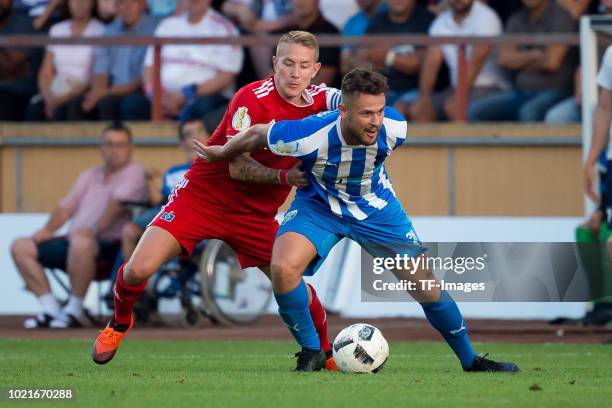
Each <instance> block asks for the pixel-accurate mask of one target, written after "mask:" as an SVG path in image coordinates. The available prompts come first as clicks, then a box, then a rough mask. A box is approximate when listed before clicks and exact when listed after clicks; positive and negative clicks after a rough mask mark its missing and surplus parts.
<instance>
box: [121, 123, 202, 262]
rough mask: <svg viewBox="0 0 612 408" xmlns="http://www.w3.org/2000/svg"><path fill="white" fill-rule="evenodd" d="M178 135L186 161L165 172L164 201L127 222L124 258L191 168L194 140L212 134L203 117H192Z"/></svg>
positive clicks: (130, 252)
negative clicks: (207, 128)
mask: <svg viewBox="0 0 612 408" xmlns="http://www.w3.org/2000/svg"><path fill="white" fill-rule="evenodd" d="M178 136H179V144H180V147H181V149H182V150H183V152H184V153H185V159H186V162H185V163H182V164H178V165H176V166H172V167H170V168H169V169H167V170H166V172H165V173H164V175H163V177H162V189H161V197H162V201H161V202H160V203H159V205H156V206H155V207H153V208H151V209H149V210H146V211H145V212H143V213H142V214H139V215H138V216H136V217H134V218H133V219H132V222H130V223H127V224H126V225H125V226H124V227H123V231H122V232H121V250H122V255H123V258H124V259H130V256H132V253H133V252H134V249H135V248H136V244H138V241H139V240H140V237H141V236H142V234H144V231H145V229H146V228H147V225H149V223H150V222H151V221H153V218H155V216H156V215H157V214H158V213H159V211H160V210H161V207H162V205H164V204H166V202H167V201H168V196H170V194H171V193H172V190H173V189H174V187H175V186H176V185H177V184H178V183H179V182H180V181H181V180H183V176H184V175H185V173H186V172H187V170H189V167H191V163H192V162H193V161H194V160H195V158H196V151H195V147H194V145H193V140H194V139H198V140H199V141H201V142H202V143H206V142H207V141H208V139H209V138H210V134H209V133H208V131H207V130H206V128H205V126H204V122H202V120H201V119H192V120H188V121H187V122H182V123H181V124H180V125H179V132H178Z"/></svg>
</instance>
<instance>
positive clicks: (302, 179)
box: [287, 163, 308, 188]
mask: <svg viewBox="0 0 612 408" xmlns="http://www.w3.org/2000/svg"><path fill="white" fill-rule="evenodd" d="M287 183H289V184H290V185H292V186H296V187H297V188H302V187H308V179H307V178H306V173H304V172H303V171H302V163H298V164H296V165H295V166H293V167H292V168H291V169H289V171H287Z"/></svg>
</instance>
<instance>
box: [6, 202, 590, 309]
mask: <svg viewBox="0 0 612 408" xmlns="http://www.w3.org/2000/svg"><path fill="white" fill-rule="evenodd" d="M45 220H46V216H45V214H0V229H1V230H2V231H3V234H0V266H1V273H2V285H1V286H0V314H29V313H35V312H37V311H38V304H37V302H36V300H35V298H34V296H32V295H31V294H29V293H28V292H26V291H25V290H24V287H23V281H22V280H21V278H20V277H19V275H18V273H17V271H16V270H15V267H14V265H13V262H12V260H11V259H10V254H9V247H10V243H11V242H12V241H13V240H14V239H15V238H16V237H19V236H24V235H28V234H31V232H32V231H33V230H35V229H36V228H39V227H40V226H42V224H43V223H44V222H45ZM413 222H414V225H415V227H416V228H417V231H418V232H419V234H420V236H421V239H423V240H424V241H429V242H434V241H440V242H453V241H460V242H470V241H472V242H480V241H489V242H566V241H572V240H573V231H574V228H575V226H576V225H577V224H578V223H579V222H580V219H579V218H572V217H564V218H534V217H529V218H527V217H505V218H501V217H415V218H414V219H413ZM350 245H352V246H351V248H350V250H351V251H352V252H350V256H349V257H348V258H346V259H343V260H342V265H341V266H342V269H343V272H342V277H341V285H340V287H339V290H337V291H332V290H331V289H330V288H331V285H332V282H333V278H334V277H335V276H336V274H337V273H338V270H339V269H338V263H339V262H338V261H339V259H340V258H338V256H339V251H337V250H335V252H334V253H333V254H334V255H333V256H332V257H330V259H328V260H327V262H326V264H325V265H324V266H323V268H322V269H321V270H320V271H319V273H317V275H315V277H314V281H315V285H316V286H317V291H318V293H319V295H320V296H321V298H322V299H323V302H324V303H325V304H326V305H327V306H328V307H329V308H330V309H332V310H334V311H337V312H339V313H340V314H341V315H343V316H347V317H349V316H350V317H364V318H365V317H375V316H377V317H378V316H406V317H414V316H417V317H422V310H421V308H420V306H419V305H418V304H416V303H414V302H409V303H372V302H370V303H362V302H361V294H360V279H359V270H360V267H359V262H360V256H359V251H358V249H357V248H356V245H353V244H350ZM336 249H340V248H336ZM97 288H98V286H97V285H92V287H91V288H90V291H89V293H88V295H87V298H86V305H87V306H88V307H90V308H92V310H96V307H97V301H96V299H97V295H98V291H97ZM55 290H57V288H55ZM59 293H61V291H60V292H59ZM167 307H168V310H169V311H170V312H171V311H173V310H178V304H177V305H175V309H172V307H173V306H172V305H167ZM585 307H586V305H585V304H584V303H471V302H470V303H462V304H461V308H462V309H463V311H464V315H465V316H466V317H470V318H513V319H550V318H554V317H557V316H560V315H563V316H571V317H578V316H580V315H581V314H583V313H584V310H585ZM276 310H277V307H276V305H275V304H273V302H272V304H271V305H270V307H269V309H268V312H269V313H276Z"/></svg>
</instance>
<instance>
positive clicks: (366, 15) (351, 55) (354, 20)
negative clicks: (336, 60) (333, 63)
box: [340, 0, 387, 75]
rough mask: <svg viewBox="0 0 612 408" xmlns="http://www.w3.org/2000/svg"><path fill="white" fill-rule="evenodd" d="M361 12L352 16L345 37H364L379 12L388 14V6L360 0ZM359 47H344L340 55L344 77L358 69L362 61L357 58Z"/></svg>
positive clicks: (368, 0)
mask: <svg viewBox="0 0 612 408" xmlns="http://www.w3.org/2000/svg"><path fill="white" fill-rule="evenodd" d="M357 4H358V5H359V8H360V10H359V11H358V12H357V13H356V14H354V15H353V16H351V17H350V18H349V19H348V20H347V22H346V24H345V25H344V28H343V29H342V35H343V36H345V37H352V36H362V35H364V34H365V31H366V29H367V28H368V24H369V23H370V18H371V17H372V16H373V15H374V14H376V13H378V12H386V11H387V4H386V3H384V2H383V1H382V0H358V1H357ZM357 50H358V48H357V47H354V46H343V47H342V51H341V53H340V71H341V73H342V75H344V74H346V73H347V72H349V71H350V70H352V69H353V68H357V67H358V66H359V64H360V63H361V61H359V59H358V58H357Z"/></svg>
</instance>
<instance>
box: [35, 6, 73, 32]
mask: <svg viewBox="0 0 612 408" xmlns="http://www.w3.org/2000/svg"><path fill="white" fill-rule="evenodd" d="M39 3H40V5H37V6H36V8H35V9H34V13H35V14H34V15H36V16H37V17H36V18H35V19H34V20H33V21H32V26H33V27H34V29H35V30H38V31H41V30H45V31H46V29H47V28H49V27H50V26H51V25H52V24H56V23H58V22H60V21H62V20H64V19H66V18H69V14H68V10H67V7H66V0H51V1H41V2H39ZM45 4H46V5H45ZM43 6H44V8H43ZM37 10H42V12H39V11H37Z"/></svg>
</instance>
